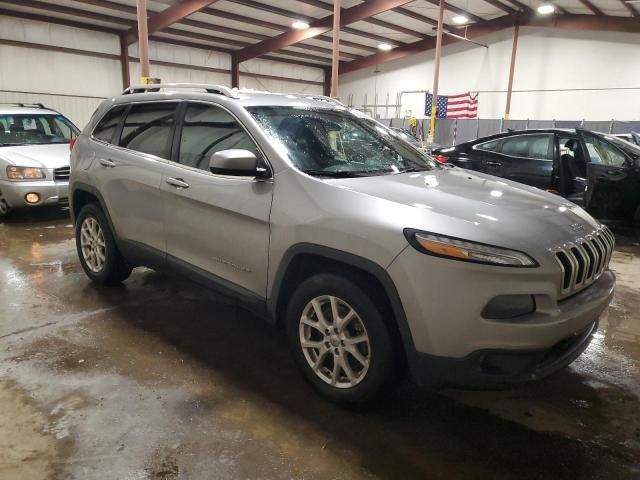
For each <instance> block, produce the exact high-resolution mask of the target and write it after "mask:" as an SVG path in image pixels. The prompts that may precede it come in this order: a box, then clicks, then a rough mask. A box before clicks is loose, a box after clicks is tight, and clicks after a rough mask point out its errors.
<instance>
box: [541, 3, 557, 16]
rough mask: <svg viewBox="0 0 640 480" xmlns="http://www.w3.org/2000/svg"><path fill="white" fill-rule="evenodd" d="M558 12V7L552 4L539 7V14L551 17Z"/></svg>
mask: <svg viewBox="0 0 640 480" xmlns="http://www.w3.org/2000/svg"><path fill="white" fill-rule="evenodd" d="M555 11H556V7H554V6H553V5H551V4H550V3H543V4H542V5H540V6H539V7H538V13H539V14H541V15H549V14H550V13H553V12H555Z"/></svg>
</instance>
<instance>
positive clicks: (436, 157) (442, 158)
mask: <svg viewBox="0 0 640 480" xmlns="http://www.w3.org/2000/svg"><path fill="white" fill-rule="evenodd" d="M431 156H432V157H433V159H434V160H435V161H436V162H440V163H447V162H448V161H449V157H445V156H444V155H431Z"/></svg>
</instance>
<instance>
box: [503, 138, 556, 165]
mask: <svg viewBox="0 0 640 480" xmlns="http://www.w3.org/2000/svg"><path fill="white" fill-rule="evenodd" d="M500 152H501V153H502V154H503V155H509V156H511V157H521V158H532V159H536V160H549V161H551V160H552V159H553V135H551V134H535V135H517V136H514V137H509V138H506V139H505V140H504V141H503V142H502V148H501V149H500Z"/></svg>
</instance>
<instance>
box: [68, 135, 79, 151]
mask: <svg viewBox="0 0 640 480" xmlns="http://www.w3.org/2000/svg"><path fill="white" fill-rule="evenodd" d="M77 141H78V137H72V138H71V140H69V151H73V147H75V146H76V142H77Z"/></svg>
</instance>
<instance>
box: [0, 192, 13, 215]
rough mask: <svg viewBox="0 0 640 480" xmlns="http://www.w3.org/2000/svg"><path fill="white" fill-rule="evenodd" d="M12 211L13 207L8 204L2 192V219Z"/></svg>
mask: <svg viewBox="0 0 640 480" xmlns="http://www.w3.org/2000/svg"><path fill="white" fill-rule="evenodd" d="M10 211H11V207H9V205H7V202H6V201H5V200H4V198H2V195H1V194H0V220H2V219H3V218H4V217H6V216H7V214H8V213H9V212H10Z"/></svg>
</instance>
